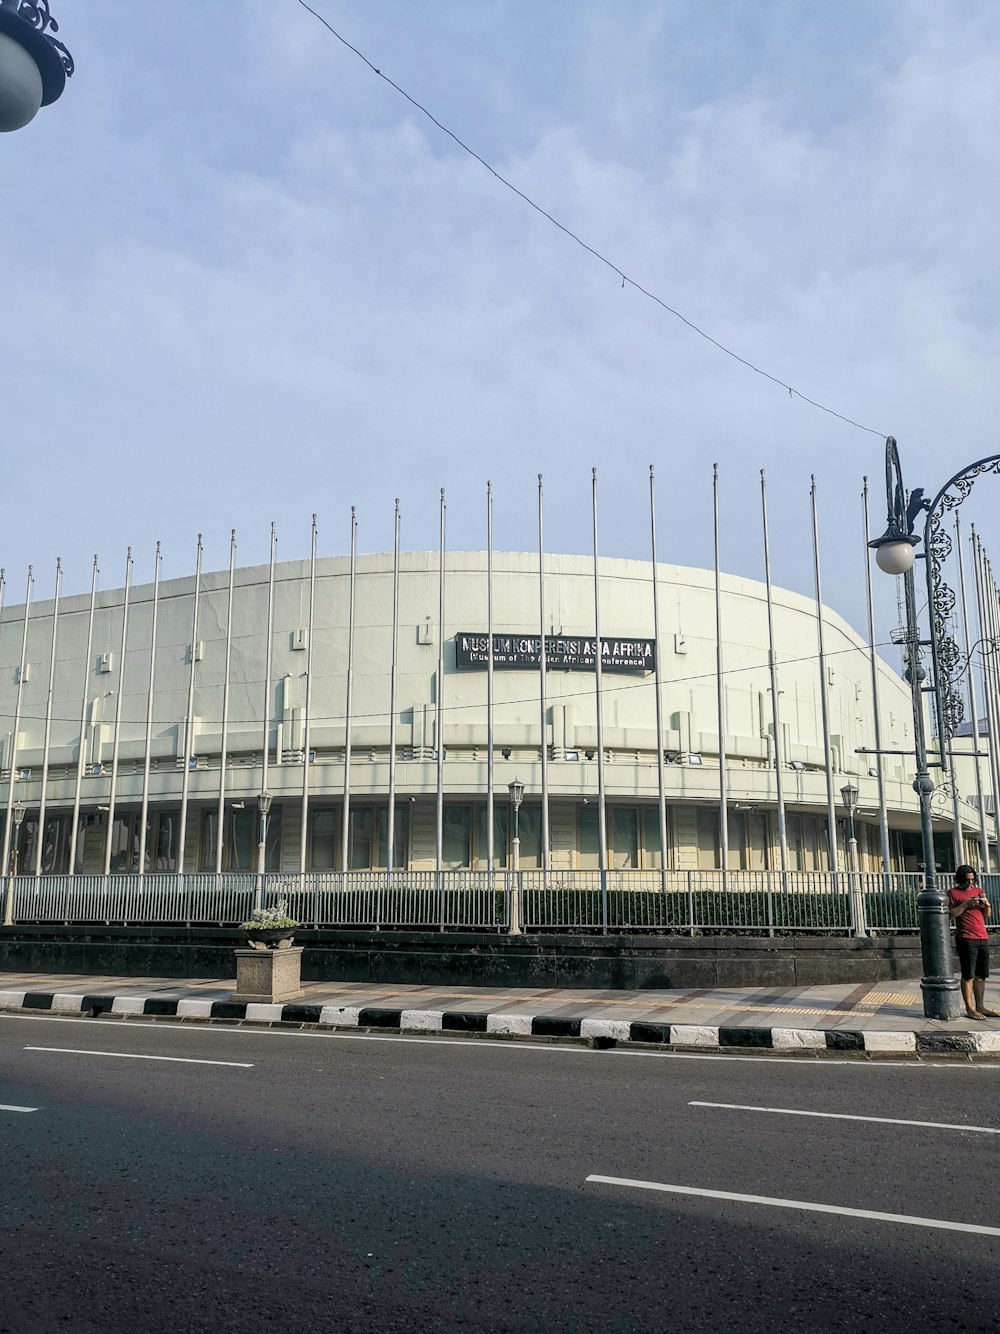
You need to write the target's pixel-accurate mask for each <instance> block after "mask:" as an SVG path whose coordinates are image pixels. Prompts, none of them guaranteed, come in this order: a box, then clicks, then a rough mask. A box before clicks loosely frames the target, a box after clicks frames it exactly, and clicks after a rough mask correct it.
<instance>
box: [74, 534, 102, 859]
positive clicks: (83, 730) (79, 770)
mask: <svg viewBox="0 0 1000 1334" xmlns="http://www.w3.org/2000/svg"><path fill="white" fill-rule="evenodd" d="M99 574H100V569H99V568H98V565H97V556H96V555H95V556H94V567H93V570H92V572H91V576H90V618H89V620H88V622H87V653H86V656H85V658H84V660H83V699H82V700H81V702H80V746H79V753H78V754H77V757H76V786H75V788H74V790H73V818H72V821H71V822H70V831H69V866H68V867H67V870H66V874H67V875H75V874H76V845H77V841H78V838H79V833H80V794H81V790H82V788H83V766H84V764H85V763H86V759H87V704H88V703H89V700H88V695H89V693H90V690H89V687H90V655H91V653H92V652H93V648H94V608H95V606H96V605H97V576H98V575H99Z"/></svg>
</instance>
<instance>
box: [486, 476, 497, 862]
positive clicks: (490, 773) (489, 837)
mask: <svg viewBox="0 0 1000 1334" xmlns="http://www.w3.org/2000/svg"><path fill="white" fill-rule="evenodd" d="M486 643H487V648H486V869H487V871H489V873H490V875H491V877H492V874H493V869H494V862H495V860H496V847H495V844H494V833H493V784H494V767H495V765H494V760H495V756H494V738H493V483H492V482H487V483H486Z"/></svg>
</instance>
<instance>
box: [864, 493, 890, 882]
mask: <svg viewBox="0 0 1000 1334" xmlns="http://www.w3.org/2000/svg"><path fill="white" fill-rule="evenodd" d="M861 504H862V510H863V518H864V540H865V589H866V593H867V602H868V661H869V664H870V666H871V674H872V718H873V722H874V726H875V778H876V782H877V784H878V827H879V838H880V840H881V846H882V870H883V872H884V873H885V874H886V875H888V874H889V872H890V870H891V869H892V863H891V861H890V853H889V812H888V809H887V807H886V800H885V770H884V768H883V755H882V707H881V702H880V695H879V676H878V654H877V653H876V651H875V643H876V640H875V600H874V597H873V594H872V552H871V550H870V548H869V546H868V542H869V539H870V538H871V528H870V519H869V514H868V478H867V477H866V478H865V479H864V487H863V489H862V492H861Z"/></svg>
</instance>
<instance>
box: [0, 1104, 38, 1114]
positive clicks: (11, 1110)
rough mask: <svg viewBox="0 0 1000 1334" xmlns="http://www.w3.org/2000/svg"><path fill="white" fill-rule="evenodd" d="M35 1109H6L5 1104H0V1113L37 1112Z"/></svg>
mask: <svg viewBox="0 0 1000 1334" xmlns="http://www.w3.org/2000/svg"><path fill="white" fill-rule="evenodd" d="M37 1111H38V1108H37V1107H8V1106H7V1104H6V1103H3V1102H0V1112H37Z"/></svg>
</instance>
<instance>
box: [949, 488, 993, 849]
mask: <svg viewBox="0 0 1000 1334" xmlns="http://www.w3.org/2000/svg"><path fill="white" fill-rule="evenodd" d="M955 547H956V549H957V553H958V589H959V600H960V602H961V604H962V641H963V644H964V646H965V652H966V653H967V654H968V658H969V661H968V667H967V668H966V674H965V687H966V698H967V699H968V701H969V716H970V718H971V719H972V751H973V764H974V765H975V771H976V806H977V807H978V809H979V855H980V857H981V858H982V864H983V870H984V871H988V870H989V867H990V844H989V837H988V835H987V833H986V798H985V795H984V792H983V768H982V756H981V755H980V753H979V751H980V748H981V747H982V737H981V736H980V733H979V702H978V700H977V699H976V679H975V674H974V673H973V670H972V656H973V646H972V637H971V635H970V634H969V603H968V600H967V598H966V593H965V556H964V554H963V552H962V538H961V529H960V526H959V520H958V515H957V514H956V515H955Z"/></svg>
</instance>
